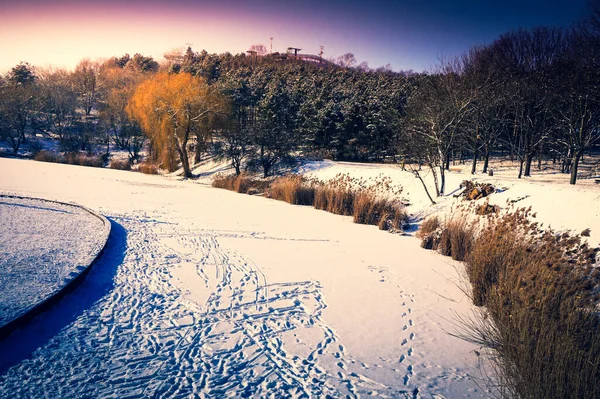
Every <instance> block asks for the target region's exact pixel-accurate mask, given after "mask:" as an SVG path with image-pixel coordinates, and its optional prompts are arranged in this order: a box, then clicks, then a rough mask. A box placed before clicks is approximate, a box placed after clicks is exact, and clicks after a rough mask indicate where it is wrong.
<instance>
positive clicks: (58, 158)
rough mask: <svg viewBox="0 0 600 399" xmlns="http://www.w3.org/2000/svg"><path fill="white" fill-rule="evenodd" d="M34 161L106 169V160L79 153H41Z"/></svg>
mask: <svg viewBox="0 0 600 399" xmlns="http://www.w3.org/2000/svg"><path fill="white" fill-rule="evenodd" d="M34 159H35V160H36V161H41V162H54V163H64V164H69V165H79V166H91V167H95V168H102V167H104V160H103V159H102V157H101V156H98V155H87V154H82V153H79V152H70V153H67V154H65V155H62V154H60V153H56V152H52V151H40V152H38V153H37V154H36V155H35V157H34Z"/></svg>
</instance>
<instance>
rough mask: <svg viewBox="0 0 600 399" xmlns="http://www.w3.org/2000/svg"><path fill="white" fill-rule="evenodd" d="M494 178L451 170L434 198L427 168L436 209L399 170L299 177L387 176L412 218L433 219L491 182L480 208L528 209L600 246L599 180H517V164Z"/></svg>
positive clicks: (319, 168)
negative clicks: (469, 187)
mask: <svg viewBox="0 0 600 399" xmlns="http://www.w3.org/2000/svg"><path fill="white" fill-rule="evenodd" d="M492 165H493V166H494V167H495V168H494V170H495V171H496V172H495V173H494V176H488V175H484V174H475V175H471V173H470V169H469V168H470V165H461V166H455V167H453V168H451V171H450V172H447V173H446V193H447V195H446V196H443V197H440V198H435V190H434V186H433V178H432V176H431V174H430V172H428V171H427V170H426V169H425V168H424V169H423V171H422V172H421V174H422V176H423V178H424V180H425V181H426V183H427V184H428V187H429V190H430V193H431V194H432V196H434V199H435V200H436V202H437V203H436V205H434V206H432V205H431V203H430V202H429V200H428V198H427V195H426V193H425V190H424V189H423V186H422V184H421V182H420V181H419V180H418V179H417V178H415V177H414V176H413V175H412V174H411V173H410V172H408V171H402V170H401V169H400V167H399V166H398V165H391V164H361V163H352V162H332V161H321V162H313V163H309V164H307V165H305V166H304V167H303V169H301V170H300V173H303V174H305V175H306V176H309V177H315V178H318V179H320V180H323V181H326V180H329V179H333V178H335V176H336V175H339V174H347V175H349V176H352V177H354V178H359V179H360V178H362V179H363V180H365V181H371V182H374V181H376V180H377V179H381V178H382V177H388V178H389V179H390V180H391V181H393V182H394V184H395V185H396V187H402V188H403V191H402V194H401V195H402V196H403V197H404V198H406V200H407V201H408V203H409V204H410V205H409V206H408V207H407V211H408V212H409V213H410V214H411V215H413V217H414V218H416V219H419V218H424V217H426V216H427V215H430V214H434V213H437V214H441V215H444V216H445V217H451V216H452V211H453V209H455V208H456V205H457V204H459V203H461V202H464V201H462V199H457V198H454V195H453V194H455V193H457V192H458V191H459V190H460V183H461V182H463V181H464V180H475V181H478V182H482V183H491V184H493V185H494V186H495V187H496V188H497V189H499V192H496V193H494V194H492V195H491V196H489V197H487V198H484V199H480V200H478V203H480V204H482V203H484V202H485V201H489V203H490V204H492V205H499V206H500V207H501V208H503V209H507V208H508V207H509V205H512V206H513V207H520V208H528V207H530V206H531V208H532V211H533V212H534V213H536V220H537V221H539V222H541V223H543V224H544V226H546V227H552V228H553V229H555V230H571V231H572V232H574V233H575V234H579V233H581V232H582V231H583V230H585V229H588V228H589V229H590V230H591V234H590V237H589V241H590V243H592V244H593V245H598V244H599V243H600V184H597V183H596V180H595V179H581V180H579V181H578V182H577V185H570V184H568V183H569V175H565V174H559V173H552V172H550V173H543V172H540V171H537V170H534V171H533V172H532V173H533V175H532V177H524V178H522V179H517V177H516V176H517V169H516V168H517V167H518V165H516V163H515V164H512V165H511V164H510V163H508V162H502V163H501V164H496V163H492Z"/></svg>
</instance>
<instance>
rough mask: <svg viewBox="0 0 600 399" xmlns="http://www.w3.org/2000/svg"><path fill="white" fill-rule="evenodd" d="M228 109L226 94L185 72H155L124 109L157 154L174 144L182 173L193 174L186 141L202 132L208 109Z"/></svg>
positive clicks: (221, 110)
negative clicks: (147, 138) (138, 125)
mask: <svg viewBox="0 0 600 399" xmlns="http://www.w3.org/2000/svg"><path fill="white" fill-rule="evenodd" d="M226 110H227V101H226V99H225V97H224V96H223V95H221V94H219V93H218V92H217V91H216V90H215V89H213V88H212V87H211V86H209V85H208V83H206V81H205V80H204V79H202V78H199V77H194V76H192V75H190V74H188V73H179V74H169V73H158V74H156V75H154V76H153V77H151V78H150V79H148V80H146V81H144V82H142V83H141V84H140V85H139V86H138V87H137V89H136V90H135V93H134V94H133V96H132V97H131V99H130V100H129V103H128V105H127V112H128V114H129V116H130V117H131V118H133V119H135V120H136V121H137V122H138V123H139V124H140V126H141V127H142V129H143V131H144V133H145V134H146V135H147V136H148V137H149V138H150V141H151V142H152V143H153V145H154V146H155V150H157V152H158V153H159V154H168V153H169V149H170V148H173V147H174V148H175V149H176V151H177V153H178V154H179V158H180V161H181V165H182V166H183V173H184V176H185V177H192V171H191V169H190V162H189V158H188V151H187V143H188V141H189V139H190V138H191V137H192V136H193V135H196V134H201V129H202V127H203V125H205V124H207V123H208V116H209V115H210V114H211V113H215V114H223V113H225V112H226Z"/></svg>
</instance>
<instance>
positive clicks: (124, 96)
mask: <svg viewBox="0 0 600 399" xmlns="http://www.w3.org/2000/svg"><path fill="white" fill-rule="evenodd" d="M598 4H599V2H598V1H597V0H596V1H593V2H592V3H591V5H592V12H591V13H590V17H589V18H588V19H587V20H585V21H584V22H582V23H580V24H579V25H577V26H575V27H572V28H568V29H567V28H546V27H539V28H531V29H519V30H514V31H511V32H508V33H506V34H504V35H502V36H501V37H499V38H498V39H497V40H495V41H494V42H493V43H491V44H489V45H485V46H480V47H474V48H472V49H471V50H470V51H468V52H467V53H466V54H463V55H462V56H461V57H458V58H456V59H453V60H449V61H446V62H442V63H441V65H440V66H439V67H438V68H437V69H436V70H435V71H432V72H430V73H422V74H415V73H394V72H392V71H390V70H389V69H387V68H380V69H378V70H370V69H369V68H368V67H367V66H366V65H365V64H364V63H363V64H360V65H359V66H357V67H354V66H353V65H354V64H356V62H355V61H354V62H352V63H347V62H338V64H335V63H333V62H329V61H328V62H319V60H318V58H316V59H315V60H313V61H314V62H309V61H302V60H300V59H298V58H295V57H291V56H290V57H286V56H285V55H284V54H278V53H274V54H266V50H265V51H261V52H260V54H259V52H258V51H251V52H249V54H250V55H245V54H237V55H232V54H229V53H225V54H208V53H207V52H206V51H202V52H194V51H193V50H192V49H191V48H188V49H187V51H185V52H184V53H171V54H168V55H167V57H166V58H167V59H168V61H167V62H166V63H164V64H162V65H159V64H158V63H157V62H156V61H154V60H153V59H152V58H151V57H144V56H142V55H140V54H136V55H134V56H133V57H130V56H129V55H125V56H122V57H114V58H112V59H109V60H108V61H105V62H102V63H100V62H92V61H89V60H84V61H82V62H81V63H80V64H79V65H78V66H77V67H76V68H75V71H73V72H69V71H64V70H44V69H38V68H34V67H32V66H30V65H29V64H26V63H21V64H19V65H17V66H15V67H14V68H13V69H12V70H11V71H10V72H9V73H8V74H6V75H5V76H2V77H1V78H0V137H1V138H2V139H3V140H4V141H5V142H7V143H8V144H9V145H10V148H11V149H12V150H13V152H15V153H17V152H18V151H19V149H20V147H21V145H22V144H23V142H25V141H26V140H27V139H28V137H31V136H33V135H34V134H41V135H46V136H48V137H53V138H56V139H57V140H59V142H60V150H62V151H64V152H69V151H71V152H72V151H88V152H89V151H92V148H93V146H92V145H93V144H96V147H97V146H98V145H99V144H102V145H103V146H105V149H106V150H105V153H106V154H109V153H110V151H111V146H112V147H113V148H114V147H116V148H118V149H125V150H128V151H129V154H130V159H131V162H133V161H135V160H136V159H137V158H138V156H139V151H140V149H141V148H142V146H143V145H144V143H145V142H146V140H147V138H146V137H149V138H150V140H149V144H150V155H151V156H152V157H154V158H155V159H157V160H160V162H161V163H162V166H163V167H164V168H166V169H169V170H174V169H175V168H176V167H177V164H178V163H183V164H185V162H183V161H182V160H181V159H179V160H178V152H177V151H176V149H177V148H178V147H177V145H176V144H177V143H176V140H175V136H173V139H169V140H160V142H158V141H157V140H155V139H153V137H154V136H153V135H151V134H148V135H144V134H143V133H142V129H141V128H140V126H139V125H138V123H137V122H136V121H135V120H134V119H133V118H132V115H133V114H132V113H131V112H128V111H127V105H128V102H129V100H130V99H131V97H132V96H133V94H134V92H135V90H136V88H137V87H138V85H139V84H140V83H141V82H142V81H144V80H147V79H148V78H149V77H151V76H153V75H154V74H156V73H157V72H167V73H170V74H189V75H191V76H192V77H194V78H197V79H198V81H202V82H203V83H202V84H208V85H210V86H211V87H212V89H211V90H213V91H214V90H217V91H219V92H220V93H221V94H222V95H223V96H224V97H225V98H226V100H227V106H226V107H221V112H219V113H212V114H211V113H207V114H203V115H202V116H200V115H197V116H193V115H192V116H190V117H191V118H192V119H193V120H194V123H195V125H194V129H193V131H190V132H189V133H190V134H191V135H192V136H193V137H192V138H191V139H190V140H189V142H188V143H189V144H188V145H189V146H190V150H191V152H190V157H191V156H192V154H193V158H194V161H195V162H198V161H199V160H200V159H201V158H202V155H203V154H204V153H206V152H212V153H213V154H216V155H218V156H220V157H223V158H227V159H228V160H229V161H230V162H231V164H232V166H233V167H234V169H235V171H236V173H238V174H239V173H241V171H242V169H243V168H246V167H254V168H257V169H260V170H261V171H262V172H263V174H264V175H265V176H267V175H269V174H272V173H273V171H274V168H275V167H276V166H277V165H278V164H279V163H280V162H282V161H285V160H287V159H290V158H291V157H294V156H298V155H305V156H315V157H326V158H332V159H336V160H354V161H363V162H383V161H385V162H399V163H402V165H403V167H404V166H405V165H414V164H418V165H419V167H422V166H425V167H428V168H430V169H431V171H432V172H433V174H434V178H435V180H436V183H437V184H436V191H437V193H436V194H438V195H440V194H443V193H444V191H445V170H447V169H449V167H450V165H451V162H452V161H454V160H456V159H460V160H463V161H464V160H465V159H467V158H468V159H470V160H471V161H472V171H473V173H475V172H476V171H477V170H478V166H480V168H481V170H482V171H483V172H484V173H485V172H487V171H488V168H489V159H490V156H491V155H494V154H504V155H506V156H510V158H511V159H513V160H517V161H518V162H519V165H520V167H519V172H518V176H519V177H521V176H530V175H531V173H532V168H533V167H534V166H533V165H535V161H537V163H538V166H541V162H542V160H552V161H554V162H556V163H560V165H561V170H562V172H563V173H570V174H571V183H572V184H575V182H576V179H577V172H578V166H579V163H580V161H581V159H582V156H583V155H584V151H585V150H586V149H589V148H591V147H592V146H593V145H595V144H597V143H598V140H599V137H600V129H599V127H598V122H599V120H600V118H599V113H600V90H599V83H600V65H599V64H600V56H599V54H598V53H599V51H600V28H599V27H598V26H599V24H598V15H599V11H598V9H599V8H600V7H599V6H598ZM342 58H343V59H344V60H345V59H346V58H349V57H348V55H347V56H346V57H345V58H344V57H342ZM351 58H352V59H354V58H353V57H351ZM194 118H195V119H194ZM34 147H35V145H34ZM158 147H160V148H158ZM179 153H181V151H179ZM186 153H187V152H186ZM165 154H166V155H167V156H166V157H165ZM479 162H481V164H479ZM413 169H416V168H413ZM414 172H415V173H418V171H417V170H414ZM186 174H187V175H189V173H187V172H186Z"/></svg>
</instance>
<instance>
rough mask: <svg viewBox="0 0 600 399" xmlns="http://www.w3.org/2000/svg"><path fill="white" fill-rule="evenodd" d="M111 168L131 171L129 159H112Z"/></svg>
mask: <svg viewBox="0 0 600 399" xmlns="http://www.w3.org/2000/svg"><path fill="white" fill-rule="evenodd" d="M109 167H110V168H111V169H117V170H131V163H130V162H129V160H127V159H112V160H111V161H110V164H109Z"/></svg>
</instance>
